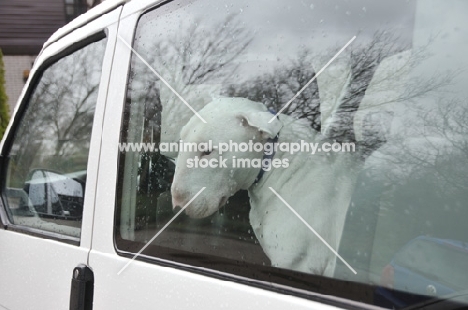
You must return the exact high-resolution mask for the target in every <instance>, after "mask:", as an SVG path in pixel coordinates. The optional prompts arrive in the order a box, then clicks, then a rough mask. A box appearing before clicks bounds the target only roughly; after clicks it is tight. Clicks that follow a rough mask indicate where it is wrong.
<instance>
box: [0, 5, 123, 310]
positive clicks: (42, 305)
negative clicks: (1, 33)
mask: <svg viewBox="0 0 468 310" xmlns="http://www.w3.org/2000/svg"><path fill="white" fill-rule="evenodd" d="M120 11H121V7H117V8H115V4H114V7H111V6H108V7H107V11H104V12H102V13H103V14H102V16H101V17H100V18H98V19H96V20H94V21H90V22H88V21H87V20H86V18H83V16H81V17H80V18H78V19H77V20H75V21H74V22H73V23H72V24H69V25H68V26H66V27H65V28H63V29H61V30H60V31H59V32H58V33H56V34H55V35H54V36H53V39H51V40H52V41H51V42H49V43H48V44H49V46H47V47H46V48H45V49H44V50H43V51H42V52H41V54H40V55H39V56H38V58H37V60H36V62H35V65H34V68H33V70H32V74H31V77H30V79H29V81H28V83H27V86H26V87H25V89H24V90H23V93H22V96H21V98H20V101H19V103H18V107H17V108H16V110H15V112H14V114H13V117H12V119H13V120H14V121H13V122H12V123H11V124H10V126H9V129H8V130H7V133H6V134H5V138H4V140H3V143H2V149H1V164H2V165H1V176H0V179H1V185H2V187H1V188H2V191H1V196H2V197H1V198H2V199H1V202H0V204H1V208H0V211H1V214H0V215H1V220H2V221H1V229H0V248H1V251H0V270H1V271H2V276H1V279H0V308H1V309H10V310H13V309H78V308H80V309H81V306H84V305H86V306H89V305H90V304H91V303H92V290H91V289H92V272H91V270H90V269H89V268H88V267H87V266H86V265H87V264H88V253H89V250H90V248H91V236H92V222H93V213H94V199H95V188H96V178H97V166H98V160H99V150H100V143H101V128H102V119H103V115H104V103H105V98H106V95H107V84H108V80H109V71H110V66H111V62H112V54H113V51H114V47H115V32H116V29H117V22H118V17H119V14H120ZM81 25H83V26H81ZM75 28H78V29H75ZM66 32H71V33H69V34H66V35H65V36H63V37H61V38H59V37H60V34H65V33H66ZM54 41H55V42H54ZM72 277H73V284H72ZM80 290H81V291H80ZM82 293H84V294H82ZM90 293H91V294H90ZM83 309H84V308H83ZM87 309H90V308H87Z"/></svg>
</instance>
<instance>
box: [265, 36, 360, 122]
mask: <svg viewBox="0 0 468 310" xmlns="http://www.w3.org/2000/svg"><path fill="white" fill-rule="evenodd" d="M354 39H356V36H354V37H352V38H351V40H349V41H348V43H346V45H345V46H343V47H342V48H341V49H340V50H339V51H338V53H336V55H335V56H333V58H332V59H330V61H329V62H327V64H326V65H325V66H323V68H322V69H320V71H319V72H317V74H315V75H314V77H313V78H311V79H310V81H309V82H307V84H305V85H304V87H302V88H301V90H299V91H298V92H297V94H295V95H294V97H292V98H291V100H289V101H288V102H287V103H286V104H285V105H284V107H282V108H281V110H279V111H278V113H276V114H275V116H273V117H272V118H271V119H270V120H269V121H268V123H271V122H272V121H273V120H274V119H275V118H276V117H277V116H278V115H280V114H281V112H283V111H284V109H286V108H287V107H288V106H289V105H290V104H291V102H293V101H294V99H296V98H297V97H298V96H299V95H300V94H302V92H303V91H304V90H305V89H306V88H307V86H309V85H310V83H312V82H313V81H315V79H316V78H317V77H318V76H319V75H320V73H322V72H323V70H325V69H326V68H327V67H328V66H329V65H330V64H331V63H332V62H333V61H334V60H335V59H336V57H338V56H339V55H340V54H341V53H342V52H343V51H344V50H345V49H346V48H347V47H348V45H350V44H351V43H352V42H353V41H354Z"/></svg>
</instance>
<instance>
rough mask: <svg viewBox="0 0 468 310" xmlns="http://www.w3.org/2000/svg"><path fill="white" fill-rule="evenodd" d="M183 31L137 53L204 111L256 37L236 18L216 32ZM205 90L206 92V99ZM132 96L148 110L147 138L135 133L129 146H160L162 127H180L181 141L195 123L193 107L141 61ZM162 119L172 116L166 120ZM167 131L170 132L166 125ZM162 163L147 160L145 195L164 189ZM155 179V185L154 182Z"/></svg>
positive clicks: (143, 179)
mask: <svg viewBox="0 0 468 310" xmlns="http://www.w3.org/2000/svg"><path fill="white" fill-rule="evenodd" d="M182 28H186V30H185V31H178V32H177V35H176V36H174V37H167V38H164V39H161V40H154V41H151V43H152V44H149V45H148V47H145V46H144V44H148V42H142V40H140V41H138V40H137V41H136V42H135V49H136V50H137V51H138V52H139V53H140V54H141V55H142V56H143V57H144V58H145V59H146V60H147V61H148V63H149V64H150V65H151V66H152V67H153V68H155V70H156V71H158V72H159V73H160V74H161V75H162V76H163V77H164V79H165V80H167V81H168V82H169V84H170V85H171V86H172V87H173V88H174V89H175V90H176V91H177V92H178V93H179V94H181V96H182V97H184V98H185V99H186V100H188V101H189V102H190V105H191V106H193V107H194V108H195V109H200V108H201V107H202V106H203V105H204V104H206V103H207V102H208V101H210V100H211V98H210V97H209V96H208V97H207V95H208V93H209V90H208V89H210V87H213V86H210V85H215V84H222V83H225V82H226V81H227V80H229V79H230V78H232V77H233V76H234V75H235V73H236V70H237V67H238V58H239V57H240V55H241V54H242V53H243V52H244V51H245V50H246V48H247V47H248V45H249V44H250V42H251V40H252V36H251V35H250V34H249V33H248V32H247V31H246V30H245V29H244V28H242V27H241V25H240V24H239V23H238V22H237V20H236V19H235V17H234V16H229V17H227V18H226V19H225V20H223V21H222V22H221V23H219V24H218V25H216V26H214V27H211V26H210V27H207V28H204V27H203V23H202V22H197V23H192V24H190V25H187V26H182ZM137 37H138V33H137ZM140 44H141V45H140ZM203 85H204V86H203ZM203 87H205V89H204V90H203V91H202V94H200V88H203ZM128 95H129V96H130V99H131V100H132V101H133V102H138V103H139V106H140V107H142V109H144V111H141V112H142V113H141V116H144V118H142V119H141V121H142V122H143V126H142V127H143V132H142V133H141V132H138V133H136V132H135V133H134V134H135V136H134V137H128V139H129V140H132V139H135V140H136V141H143V142H155V140H156V139H159V137H160V136H161V122H167V123H169V124H176V125H178V127H177V128H178V130H177V131H174V132H173V134H174V137H175V135H178V134H179V129H180V127H181V126H183V125H184V124H185V123H186V122H187V121H188V118H190V117H191V114H189V113H186V112H187V107H186V106H184V105H183V103H182V102H180V101H179V99H177V98H175V97H174V95H173V94H172V93H171V91H169V90H168V89H167V87H166V86H165V85H164V84H162V83H161V82H158V81H157V78H156V76H155V75H154V74H153V73H152V72H151V70H150V69H149V68H147V67H146V66H145V65H144V64H142V63H141V62H140V61H139V60H137V59H134V65H133V66H132V73H131V80H130V83H129V92H128ZM169 111H170V113H169ZM161 113H166V116H167V117H166V118H165V119H164V120H162V118H161ZM170 118H174V119H170ZM162 127H167V126H166V125H165V124H163V126H162ZM166 130H167V128H166ZM130 135H131V134H130ZM175 138H176V139H177V138H178V137H175ZM155 156H156V155H155ZM159 161H160V160H155V159H151V158H150V156H147V155H143V158H142V159H141V167H140V169H139V170H140V174H141V177H140V183H141V184H145V186H143V187H142V188H141V190H145V191H146V190H149V191H150V189H151V186H147V185H150V184H154V185H155V186H158V185H157V184H158V182H157V180H156V177H157V175H159V173H158V171H160V170H161V169H164V167H163V166H161V165H160V164H159ZM150 175H151V176H152V178H153V179H154V182H152V181H151V180H149V179H148V178H149V177H150Z"/></svg>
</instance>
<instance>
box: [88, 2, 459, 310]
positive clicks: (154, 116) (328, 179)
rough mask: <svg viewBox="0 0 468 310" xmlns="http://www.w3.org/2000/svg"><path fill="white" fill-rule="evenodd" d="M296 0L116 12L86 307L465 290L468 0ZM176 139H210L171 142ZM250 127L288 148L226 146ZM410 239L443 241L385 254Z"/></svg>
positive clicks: (259, 302)
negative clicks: (90, 298)
mask: <svg viewBox="0 0 468 310" xmlns="http://www.w3.org/2000/svg"><path fill="white" fill-rule="evenodd" d="M312 2H313V3H312ZM312 2H311V1H308V2H307V1H284V0H278V1H273V0H257V1H245V2H244V1H229V0H173V1H147V0H134V1H131V2H129V3H127V4H126V5H125V6H124V8H123V11H122V15H121V16H122V17H121V21H120V24H119V29H118V34H117V42H116V49H115V54H114V60H113V66H112V74H111V77H110V82H109V85H110V86H109V87H110V88H109V91H108V93H109V95H108V97H107V103H106V113H105V114H104V124H103V131H102V135H103V139H102V146H101V156H100V161H99V171H98V177H97V183H96V188H97V190H96V200H95V201H96V203H95V205H96V208H95V214H94V223H93V224H94V226H93V236H92V249H91V251H90V255H89V265H90V266H91V267H92V268H93V271H94V277H95V287H94V289H95V291H94V308H95V309H221V308H223V309H305V308H312V309H330V308H334V307H341V308H346V309H380V307H385V308H403V307H407V306H413V305H415V304H418V303H419V302H425V301H428V300H431V302H432V301H433V298H439V300H443V299H444V298H445V297H447V298H450V296H453V295H451V293H460V294H462V293H463V290H464V289H465V288H466V285H465V283H466V279H467V277H466V276H464V273H463V272H461V270H464V268H463V267H462V266H464V264H465V262H466V253H467V252H466V242H467V236H468V234H466V223H465V222H466V218H467V216H468V208H466V207H465V206H466V204H465V203H464V202H465V201H466V200H467V199H468V198H467V194H466V193H468V191H467V190H466V189H467V188H468V185H467V184H468V180H467V179H466V175H467V174H466V173H463V171H468V164H467V161H466V154H468V152H467V151H466V148H464V147H463V146H466V145H468V144H467V143H466V137H468V134H467V133H468V131H467V133H465V132H464V128H466V127H467V126H462V125H461V124H465V123H466V120H465V119H466V115H467V114H466V112H467V111H468V110H467V109H468V107H467V109H465V106H467V104H466V103H467V102H468V101H467V100H466V98H467V97H468V93H467V91H468V88H467V87H466V81H467V76H466V72H459V71H457V68H463V66H462V65H463V64H467V62H466V61H467V60H466V57H462V56H461V54H460V51H461V50H462V49H460V48H459V47H460V46H464V45H463V44H464V43H463V44H462V43H461V42H466V40H465V39H463V38H464V34H466V33H467V31H466V29H467V25H468V24H467V23H466V21H465V20H466V19H464V17H463V14H458V12H464V9H465V8H466V6H467V2H465V1H453V2H447V1H427V0H424V1H406V0H394V1H367V0H366V1H349V2H346V1H345V2H343V1H341V0H330V1H321V2H320V1H312ZM441 13H443V14H442V15H441ZM440 16H443V18H439V17H440ZM440 34H444V35H440ZM445 34H446V35H445ZM465 37H466V36H465ZM460 44H462V45H460ZM447 47H449V48H447ZM442 64H443V65H442ZM466 67H468V65H467V66H466ZM457 72H458V73H457ZM319 73H320V75H319V76H316V74H317V75H318V74H319ZM454 73H457V74H454ZM458 74H459V75H458ZM449 94H450V96H449ZM452 96H453V97H452ZM247 99H249V100H247ZM217 104H219V106H216V105H217ZM229 104H231V105H229ZM235 104H238V106H235ZM239 106H240V109H243V110H239V109H238V108H239ZM252 106H255V107H256V109H257V110H254V111H256V112H259V111H260V113H258V114H255V113H253V112H252V109H251V108H252ZM233 111H234V112H235V113H233ZM278 112H281V113H280V114H279V115H278V118H276V120H275V117H274V116H273V115H274V114H276V113H278ZM271 122H273V123H274V124H273V125H268V124H270V123H271ZM278 122H280V124H279V126H275V124H278ZM278 128H279V129H278ZM275 130H276V131H275ZM246 132H247V133H248V135H247V134H246ZM275 134H276V136H275ZM185 137H188V139H185ZM259 137H260V138H259ZM265 137H268V139H266V138H265ZM189 139H190V141H188V142H193V143H195V144H196V146H195V147H196V148H198V147H200V146H201V145H202V143H208V144H209V141H208V140H211V141H212V142H213V144H212V145H213V146H214V145H215V144H214V143H215V142H216V143H218V145H217V146H218V149H217V150H216V149H215V148H214V147H212V148H209V147H208V149H206V148H205V149H204V150H202V149H199V148H198V149H193V145H188V146H187V147H188V148H190V147H192V150H190V149H188V150H187V149H186V151H185V152H189V153H190V152H191V153H190V154H188V155H187V154H183V156H181V154H180V151H181V149H180V145H181V144H179V142H180V140H184V141H186V140H189ZM236 139H237V140H236ZM256 139H257V140H256ZM260 139H262V140H261V141H262V143H265V145H266V143H267V142H270V143H274V142H275V140H276V141H280V142H285V143H283V145H282V147H278V148H277V150H276V152H275V154H271V153H270V154H266V152H265V153H263V154H260V155H259V154H256V155H252V154H251V153H253V151H245V152H244V151H242V150H241V145H240V144H239V143H238V142H239V141H240V142H241V143H243V148H244V150H247V149H248V148H249V144H250V145H252V144H253V145H254V146H255V144H254V143H252V142H256V141H258V140H260ZM231 140H233V141H234V142H235V143H233V144H232V146H231V142H232V141H231ZM253 140H256V141H253ZM219 143H227V144H228V146H229V147H230V148H231V149H230V150H229V149H228V150H223V152H225V153H226V154H228V155H229V154H230V155H232V154H235V155H236V158H237V159H247V163H246V162H245V161H243V162H239V161H237V163H240V165H242V166H234V164H232V162H231V159H232V160H233V159H234V158H233V157H234V156H232V157H231V158H229V157H227V155H226V154H224V153H223V154H221V151H222V150H221V148H220V144H219ZM236 143H237V147H238V151H236V150H235V147H236V146H235V144H236ZM327 144H328V147H327ZM350 145H352V146H353V147H352V148H347V149H346V146H350ZM293 146H294V147H296V146H297V147H299V150H298V149H295V150H293ZM309 146H311V148H310V149H309ZM177 147H179V149H177ZM283 147H284V148H283ZM336 147H338V148H336ZM315 150H316V152H315ZM228 152H230V153H228ZM249 152H250V153H249ZM246 153H248V154H247V155H248V156H250V157H247V155H246ZM192 155H193V156H192ZM219 155H222V156H224V158H228V160H229V162H225V163H226V164H227V165H229V167H228V169H227V170H223V172H220V171H222V169H221V168H223V167H221V166H219V167H216V161H215V159H219V161H218V164H219V162H220V161H221V158H219V157H218V156H219ZM264 155H267V156H264ZM268 155H269V156H268ZM202 157H203V158H202ZM196 158H198V159H199V161H198V163H199V167H196V166H194V164H195V162H194V161H191V162H189V161H188V160H195V159H196ZM200 158H202V159H200ZM252 158H254V159H256V160H259V159H262V160H266V161H268V160H271V159H280V160H284V159H287V160H288V161H289V166H287V167H283V166H282V167H273V168H275V169H273V168H272V167H271V166H268V165H266V167H265V166H264V165H263V164H262V165H261V167H259V165H258V161H257V164H256V165H257V166H253V164H254V162H253V160H252V161H249V160H250V159H252ZM343 158H345V159H343ZM181 159H188V160H187V162H186V163H184V162H181ZM340 159H342V160H340ZM202 160H204V163H205V167H203V166H202V165H203V161H202ZM208 161H209V162H210V163H214V165H215V166H214V167H213V166H211V164H210V166H209V167H208V164H207V163H208ZM175 163H177V165H178V166H177V169H176V168H175ZM223 163H224V162H223ZM249 163H250V165H251V166H248V165H249ZM184 164H187V166H186V167H184ZM201 168H207V169H206V170H203V169H201ZM217 168H219V169H217ZM244 168H245V169H244ZM267 168H270V169H267ZM252 169H254V170H252ZM225 171H227V172H225ZM252 171H253V172H254V173H253V172H252ZM460 172H461V173H460ZM249 182H250V183H249ZM174 184H176V185H179V187H177V186H174ZM239 184H242V186H241V189H239V188H238V187H239ZM171 188H172V191H171ZM234 192H235V193H234ZM171 193H174V196H172V194H171ZM191 203H193V204H191ZM173 204H174V207H175V208H173ZM177 206H179V207H182V209H181V210H178V209H177ZM187 206H188V207H187ZM185 207H187V209H185V211H187V212H182V211H184V208H185ZM415 238H418V240H420V239H421V238H423V239H424V240H425V241H428V242H429V243H430V244H432V245H436V244H442V243H443V244H445V245H446V247H445V248H444V249H443V251H442V250H441V251H438V250H437V251H435V250H434V249H435V248H436V247H435V246H433V247H429V248H430V249H429V248H428V249H424V251H422V250H421V248H418V247H410V248H411V249H412V250H411V251H409V252H408V251H402V249H405V248H406V246H405V245H406V244H414V243H413V241H412V240H413V239H415ZM443 239H444V240H443ZM445 239H446V240H445ZM449 246H450V248H451V249H452V250H451V252H450V253H449V252H447V249H446V248H448V247H449ZM429 250H430V251H429ZM442 252H444V253H445V252H447V253H446V254H447V256H444V255H441V253H442ZM462 252H463V254H462ZM402 254H407V255H402ZM444 257H451V258H452V260H453V263H452V264H449V265H447V264H444ZM426 258H431V259H426ZM434 266H436V267H434ZM439 266H445V267H447V268H445V267H444V268H438V267H439ZM416 267H417V268H416ZM465 269H466V268H465ZM422 270H425V271H424V272H422ZM412 279H414V280H412ZM416 279H419V280H416ZM429 281H430V282H429ZM415 292H416V295H414V294H413V293H415ZM436 293H438V294H439V295H438V296H436V295H435V294H436Z"/></svg>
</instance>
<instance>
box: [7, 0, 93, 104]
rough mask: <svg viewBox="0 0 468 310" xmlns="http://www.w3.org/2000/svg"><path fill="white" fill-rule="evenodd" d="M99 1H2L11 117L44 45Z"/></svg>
mask: <svg viewBox="0 0 468 310" xmlns="http://www.w3.org/2000/svg"><path fill="white" fill-rule="evenodd" d="M98 2H100V1H96V0H94V1H90V0H88V1H86V0H41V1H36V0H2V1H0V49H2V51H3V55H4V57H3V62H4V64H5V81H6V92H7V95H8V104H9V105H10V113H11V112H12V111H13V109H14V106H15V105H16V102H17V100H18V97H19V96H20V94H21V90H22V89H23V86H24V82H25V81H26V79H27V78H28V75H29V69H30V68H31V66H32V63H33V62H34V59H35V57H36V56H37V54H38V53H39V51H40V50H41V48H42V44H43V43H44V42H45V41H46V40H47V39H48V38H49V37H50V35H51V34H52V33H54V32H55V31H56V30H57V29H58V28H60V27H62V26H63V25H65V24H66V23H67V22H69V21H70V20H72V19H73V18H75V17H76V16H78V15H80V14H82V13H84V12H86V10H87V9H88V8H89V7H92V6H94V5H96V4H97V3H98Z"/></svg>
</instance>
